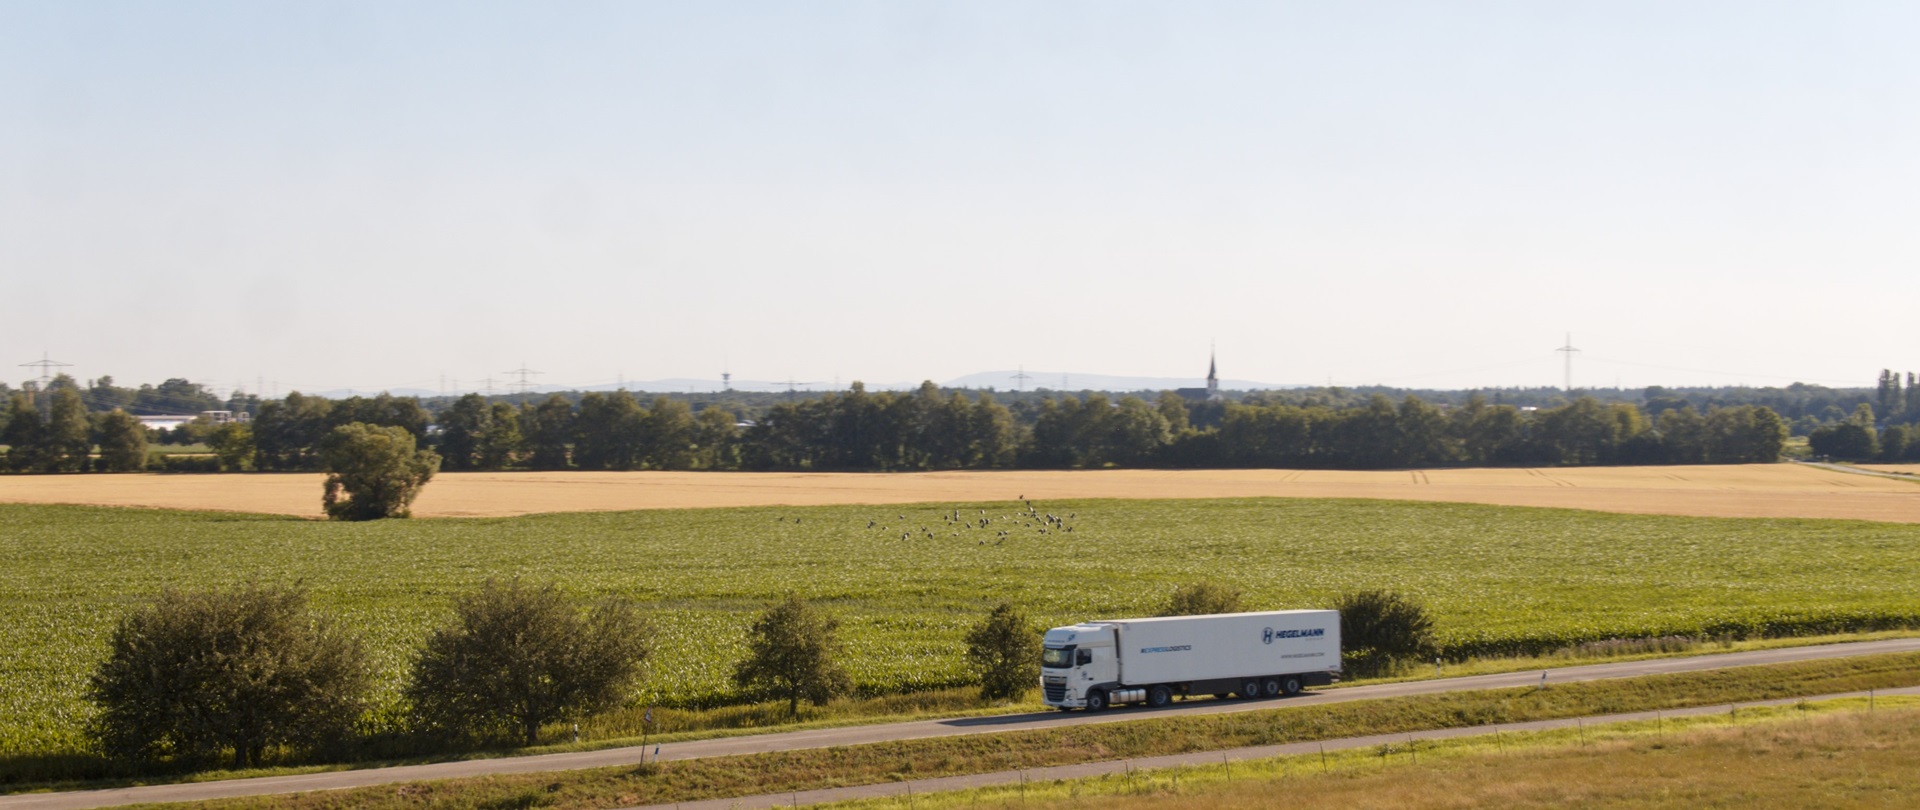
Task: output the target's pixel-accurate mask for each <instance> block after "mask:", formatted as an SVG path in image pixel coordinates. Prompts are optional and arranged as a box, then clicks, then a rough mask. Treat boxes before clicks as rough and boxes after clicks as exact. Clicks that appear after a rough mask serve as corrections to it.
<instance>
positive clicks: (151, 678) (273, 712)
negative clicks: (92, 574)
mask: <svg viewBox="0 0 1920 810" xmlns="http://www.w3.org/2000/svg"><path fill="white" fill-rule="evenodd" d="M110 646H111V652H110V653H109V655H108V657H107V660H106V661H105V662H104V663H102V664H101V665H100V668H99V669H98V670H97V671H96V672H94V674H93V677H92V679H91V680H90V681H89V683H88V696H89V697H90V698H91V699H92V700H93V702H94V703H96V704H98V705H99V707H100V714H99V716H98V717H96V718H95V719H94V721H93V724H92V727H91V729H90V731H91V734H92V736H93V738H94V739H95V740H96V741H97V742H98V744H99V745H100V748H101V750H102V751H103V752H105V753H106V754H107V755H109V756H112V757H116V758H123V759H160V758H173V759H177V760H184V761H202V760H207V759H210V758H212V757H214V756H216V755H218V754H220V753H222V752H229V751H230V752H232V762H233V766H234V767H236V768H243V767H247V766H249V765H259V764H260V763H261V761H262V759H263V757H264V755H265V753H266V751H267V749H269V748H272V747H277V746H282V745H285V746H293V747H299V748H306V749H309V750H312V749H317V748H320V747H323V746H325V745H327V744H329V743H333V742H338V741H341V740H344V739H346V738H347V737H348V736H349V735H350V733H351V731H352V729H353V727H354V724H355V723H356V722H358V720H359V719H360V717H361V715H362V714H364V713H365V711H366V697H367V692H368V688H369V686H370V684H371V675H370V669H369V667H368V663H367V660H368V659H367V656H366V653H365V652H364V650H363V648H362V646H361V644H360V642H359V640H358V639H356V638H354V637H352V636H349V635H347V634H345V633H343V632H341V631H339V630H338V629H336V628H335V627H334V626H333V625H332V624H331V623H329V622H327V621H325V620H324V619H323V618H322V617H319V616H316V615H314V614H312V613H311V612H309V611H308V609H307V600H306V595H305V594H304V593H302V592H301V591H299V590H295V589H291V588H270V587H261V586H252V585H249V586H245V587H240V588H236V589H234V590H230V591H173V590H169V591H166V592H164V593H162V594H160V596H159V597H158V598H156V599H155V600H154V601H153V603H152V604H150V605H148V606H147V607H145V608H142V609H140V610H138V611H135V612H134V613H132V614H131V615H128V616H127V617H125V618H123V619H122V620H121V621H120V625H119V626H118V627H117V628H115V629H114V631H113V639H112V642H111V645H110Z"/></svg>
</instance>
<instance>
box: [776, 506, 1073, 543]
mask: <svg viewBox="0 0 1920 810" xmlns="http://www.w3.org/2000/svg"><path fill="white" fill-rule="evenodd" d="M1017 500H1019V501H1020V503H1021V504H1022V505H1023V506H1025V507H1026V508H1025V509H1015V510H1013V512H1012V513H1011V514H1005V515H988V514H987V510H985V509H980V510H978V512H979V514H977V515H972V514H965V515H963V514H961V510H959V509H953V510H949V511H947V512H945V513H942V514H941V515H940V521H941V523H942V524H944V525H940V526H936V525H933V524H927V523H923V524H921V525H919V526H913V525H912V521H909V520H907V516H906V515H905V514H904V513H895V515H894V518H895V520H897V521H899V523H897V524H894V523H882V522H881V521H883V520H885V519H886V516H884V515H882V516H881V517H878V518H873V519H870V520H868V521H867V528H868V529H870V530H873V531H879V532H887V533H892V532H894V531H899V532H900V540H901V541H902V542H905V541H908V540H912V539H914V538H915V537H920V538H923V539H927V540H933V539H936V538H938V537H940V532H941V531H945V532H946V536H947V537H949V538H959V537H962V536H966V535H970V534H972V533H974V532H991V534H988V535H985V536H981V537H977V538H975V539H976V541H977V544H978V545H982V546H984V545H986V544H987V541H988V540H992V541H993V544H994V545H996V546H997V545H1001V544H1003V543H1005V542H1006V541H1007V538H1009V537H1013V536H1014V535H1015V534H1016V533H1026V532H1032V533H1034V534H1041V535H1046V534H1066V533H1068V532H1071V531H1073V523H1072V521H1073V519H1074V518H1075V517H1076V516H1077V515H1076V514H1075V513H1072V512H1069V513H1067V514H1065V515H1056V514H1053V513H1052V512H1042V511H1040V508H1039V507H1037V506H1034V505H1033V501H1029V500H1027V496H1025V495H1022V496H1020V497H1019V498H1018V499H1017ZM789 520H791V521H792V522H793V523H794V525H799V523H800V518H799V517H792V518H789V517H787V516H785V515H780V516H777V517H775V518H774V521H776V522H779V523H786V522H788V521H789ZM896 525H898V526H899V528H898V529H895V528H894V527H895V526H896Z"/></svg>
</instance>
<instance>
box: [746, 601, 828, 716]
mask: <svg viewBox="0 0 1920 810" xmlns="http://www.w3.org/2000/svg"><path fill="white" fill-rule="evenodd" d="M839 631H840V621H839V620H838V619H835V618H833V617H832V616H829V615H827V614H826V613H824V612H822V611H821V610H820V609H818V608H815V607H814V606H813V605H812V604H810V603H808V602H807V600H805V599H802V598H800V596H799V595H797V594H788V595H787V598H786V599H785V600H783V601H781V602H779V603H776V604H773V605H769V606H768V607H767V610H766V612H765V613H762V614H760V618H758V619H755V620H754V622H753V628H752V629H751V630H750V631H748V638H747V657H746V658H745V659H744V660H742V661H740V662H739V663H738V664H736V665H734V668H733V682H734V683H735V684H737V685H739V686H740V687H742V688H745V689H759V690H761V691H763V692H765V693H766V694H769V695H771V696H773V697H775V698H784V699H786V701H787V712H788V714H790V715H792V716H794V717H799V716H800V701H801V700H806V701H807V702H809V703H812V704H813V705H815V706H821V705H825V704H826V702H827V701H829V700H832V699H834V698H835V697H838V696H840V695H842V694H845V693H846V692H848V691H849V690H850V689H851V688H852V679H850V678H848V677H847V673H846V670H843V669H841V668H840V665H839V663H838V662H837V661H835V660H834V659H836V658H838V657H839V655H840V637H839Z"/></svg>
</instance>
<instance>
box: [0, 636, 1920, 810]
mask: <svg viewBox="0 0 1920 810" xmlns="http://www.w3.org/2000/svg"><path fill="white" fill-rule="evenodd" d="M1916 651H1920V639H1888V640H1883V641H1866V642H1854V643H1847V644H1828V645H1821V646H1815V647H1783V648H1777V649H1770V650H1754V651H1748V652H1738V653H1724V654H1719V655H1702V656H1690V657H1682V658H1659V659H1649V660H1643V661H1629V662H1621V663H1611V664H1589V665H1584V666H1572V667H1560V668H1555V669H1550V670H1546V673H1547V677H1546V682H1547V683H1575V682H1581V681H1595V680H1606V679H1613V678H1632V677H1639V676H1644V675H1660V674H1669V673H1677V672H1699V671H1703V670H1711V669H1725V668H1729V667H1739V666H1754V665H1761V664H1779V663H1788V662H1794V661H1813V660H1821V659H1832V658H1845V657H1852V656H1863V655H1880V654H1886V653H1903V652H1916ZM1541 683H1542V678H1541V670H1528V671H1525V672H1513V673H1501V674H1495V675H1474V676H1468V677H1460V678H1440V679H1434V680H1425V681H1408V682H1404V683H1389V684H1377V685H1371V686H1357V687H1349V688H1344V689H1331V690H1325V691H1319V692H1310V693H1307V694H1304V695H1302V696H1300V697H1295V698H1288V699H1285V700H1256V701H1238V700H1231V701H1214V700H1203V701H1199V702H1197V703H1194V704H1175V705H1174V706H1171V707H1168V708H1166V709H1159V710H1153V709H1144V708H1125V709H1115V710H1111V711H1107V712H1102V713H1098V714H1087V713H1084V712H1073V713H1066V714H1062V713H1056V712H1042V713H1034V714H1021V715H1005V716H998V717H975V718H959V719H950V720H924V721H916V722H907V723H889V724H882V725H870V726H848V727H843V728H832V729H815V730H809V731H795V732H785V733H778V734H764V735H756V736H749V737H728V738H720V739H712V740H700V741H694V742H684V743H677V744H673V745H671V746H667V747H663V749H662V750H661V752H660V755H659V757H658V759H659V761H662V762H673V761H680V760H688V759H699V758H705V757H721V756H737V755H743V754H756V753H765V752H771V751H792V750H800V749H809V748H828V747H834V746H845V745H863V744H869V743H878V742H888V741H894V740H911V739H925V738H933V737H953V736H961V735H969V734H988V733H995V732H1004V731H1026V730H1032V729H1041V728H1054V727H1060V726H1077V725H1087V724H1092V723H1115V722H1124V721H1128V720H1142V719H1148V718H1152V717H1156V716H1159V717H1166V716H1178V715H1202V714H1225V713H1232V712H1249V711H1260V710H1264V709H1273V708H1277V707H1294V706H1312V705H1322V704H1331V703H1345V702H1351V701H1361V700H1376V699H1380V698H1391V697H1410V696H1418V695H1434V694H1442V693H1446V692H1459V691H1470V690H1479V689H1502V688H1513V687H1526V686H1533V685H1538V684H1541ZM1714 710H1715V711H1718V710H1721V707H1714ZM1503 728H1519V726H1518V725H1514V726H1503ZM1405 736H1406V735H1404V734H1400V735H1395V739H1404V738H1405ZM647 751H649V749H647V748H643V747H630V748H609V749H603V750H599V751H581V752H572V753H564V754H544V755H538V756H527V757H509V758H502V759H479V760H466V761H460V762H441V763H433V764H428V765H407V766H400V767H393V768H372V769H365V770H350V771H330V772H326V773H313V774H301V775H296V776H274V777H264V778H259V779H235V780H228V781H220V782H200V783H193V784H175V785H143V786H139V787H129V788H114V789H108V790H96V791H72V792H66V793H40V794H25V795H16V796H0V810H81V809H82V808H93V807H111V806H116V805H124V804H136V803H153V802H190V801H206V800H211V799H220V798H232V797H238V796H260V795H270V794H277V793H295V792H302V791H313V790H337V789H343V788H354V787H367V786H373V785H386V784H394V783H400V782H418V781H424V780H432V779H459V778H470V777H480V776H489V775H499V774H516V773H542V772H550V771H563V770H576V769H581V768H604V767H618V766H630V765H637V764H639V763H640V762H641V761H642V756H643V752H647ZM1220 755H1221V752H1218V751H1214V752H1208V753H1207V754H1205V756H1206V757H1207V758H1208V759H1209V761H1213V760H1217V759H1218V758H1219V757H1220ZM647 758H648V759H652V758H653V757H651V756H648V757H647ZM727 801H728V802H729V803H731V802H743V804H742V805H741V806H767V805H760V804H751V803H744V802H747V801H748V800H746V799H731V800H727ZM687 806H693V805H687ZM729 806H730V805H729Z"/></svg>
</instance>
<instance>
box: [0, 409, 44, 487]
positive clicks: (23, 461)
mask: <svg viewBox="0 0 1920 810" xmlns="http://www.w3.org/2000/svg"><path fill="white" fill-rule="evenodd" d="M46 433H47V425H46V422H45V421H44V420H42V419H41V418H40V410H39V409H38V408H35V407H33V401H32V400H30V399H28V398H27V396H26V395H25V394H14V395H13V399H12V401H11V402H9V403H8V407H7V429H6V431H5V432H0V444H4V445H6V446H7V466H8V467H10V468H12V469H15V470H21V471H27V470H38V469H41V468H43V467H45V466H46V464H47V459H46V456H47V440H46Z"/></svg>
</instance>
